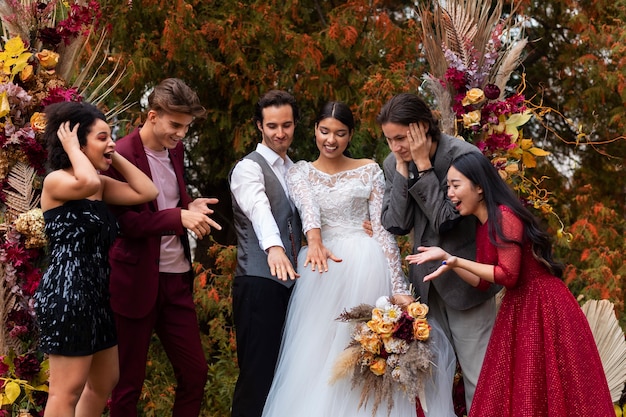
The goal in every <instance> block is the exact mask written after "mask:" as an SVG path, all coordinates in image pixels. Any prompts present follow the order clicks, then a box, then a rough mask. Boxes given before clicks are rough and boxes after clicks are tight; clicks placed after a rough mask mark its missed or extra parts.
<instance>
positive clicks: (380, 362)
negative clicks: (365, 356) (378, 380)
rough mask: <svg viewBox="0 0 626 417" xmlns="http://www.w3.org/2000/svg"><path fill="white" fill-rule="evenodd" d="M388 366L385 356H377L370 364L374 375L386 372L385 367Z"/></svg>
mask: <svg viewBox="0 0 626 417" xmlns="http://www.w3.org/2000/svg"><path fill="white" fill-rule="evenodd" d="M386 368H387V361H386V360H384V359H383V358H376V359H374V362H372V364H371V365H370V371H372V373H373V374H374V375H378V376H381V375H383V374H384V373H385V369H386Z"/></svg>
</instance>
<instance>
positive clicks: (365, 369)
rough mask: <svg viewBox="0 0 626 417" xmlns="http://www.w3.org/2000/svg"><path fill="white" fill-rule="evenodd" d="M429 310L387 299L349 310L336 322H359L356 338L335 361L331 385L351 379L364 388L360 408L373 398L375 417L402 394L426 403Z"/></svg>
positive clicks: (430, 363)
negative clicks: (396, 396) (381, 409)
mask: <svg viewBox="0 0 626 417" xmlns="http://www.w3.org/2000/svg"><path fill="white" fill-rule="evenodd" d="M427 313H428V306H427V305H426V304H422V303H420V302H413V303H411V304H410V305H409V306H407V307H406V308H405V309H404V310H403V309H401V308H400V307H399V306H398V305H396V304H393V303H392V302H391V301H390V300H389V298H388V297H381V298H379V299H378V300H377V301H376V306H371V305H367V304H361V305H359V306H356V307H354V308H352V309H350V310H345V311H344V312H343V313H342V314H341V315H340V316H339V317H338V318H337V320H341V321H345V322H353V323H354V324H355V328H354V332H353V333H352V340H351V341H350V344H349V345H348V346H347V347H346V349H345V350H344V351H343V352H342V353H341V355H340V356H339V357H338V358H337V360H336V361H335V365H334V368H333V374H332V376H331V381H330V382H331V383H333V382H335V381H337V380H339V379H342V378H346V377H348V376H352V386H353V387H356V386H357V385H358V386H360V387H361V400H360V402H359V408H360V407H361V406H364V405H366V404H367V401H368V399H369V397H370V396H372V397H373V399H374V404H373V410H372V415H374V414H376V411H377V409H378V407H379V406H380V403H381V402H382V401H383V400H386V401H387V409H388V411H391V409H392V408H393V394H394V393H395V392H396V391H397V390H400V391H401V392H403V393H404V394H405V395H406V396H407V397H408V398H409V399H410V400H411V401H414V400H415V398H416V397H419V398H420V402H421V403H422V407H423V408H426V404H425V401H424V381H425V378H426V377H428V376H430V370H431V366H432V356H433V355H432V352H431V349H430V345H429V337H430V329H431V327H430V325H429V324H428V320H427V319H426V314H427Z"/></svg>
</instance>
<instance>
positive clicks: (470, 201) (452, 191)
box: [448, 166, 487, 223]
mask: <svg viewBox="0 0 626 417" xmlns="http://www.w3.org/2000/svg"><path fill="white" fill-rule="evenodd" d="M448 198H450V201H451V202H452V204H453V205H454V207H455V208H456V209H457V211H458V212H459V214H460V215H462V216H469V215H472V214H473V215H474V216H476V217H477V218H478V220H480V222H481V223H484V222H485V221H486V220H487V207H486V205H485V202H484V199H483V189H482V188H481V187H480V186H478V185H476V184H474V183H473V182H472V181H470V180H469V179H468V178H467V177H466V176H465V175H463V174H461V173H460V172H459V171H458V170H457V169H456V168H454V166H451V167H450V169H449V170H448Z"/></svg>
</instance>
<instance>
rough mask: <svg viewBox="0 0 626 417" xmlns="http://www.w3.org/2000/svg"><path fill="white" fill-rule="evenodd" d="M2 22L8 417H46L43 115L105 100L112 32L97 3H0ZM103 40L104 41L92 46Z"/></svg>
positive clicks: (1, 406) (4, 390)
mask: <svg viewBox="0 0 626 417" xmlns="http://www.w3.org/2000/svg"><path fill="white" fill-rule="evenodd" d="M0 16H1V19H2V20H1V26H2V32H3V35H4V36H3V37H2V40H0V323H1V324H0V417H5V416H13V415H18V413H19V415H20V416H21V417H36V416H40V415H42V413H43V411H42V410H43V407H44V405H45V402H46V399H47V370H48V364H47V359H46V358H45V356H44V355H42V354H41V353H40V352H38V351H37V344H38V329H37V324H36V320H35V313H34V308H33V307H34V300H33V295H34V292H35V289H36V288H37V286H38V284H39V281H40V279H41V277H42V275H43V269H44V268H45V263H46V245H47V241H46V237H45V231H44V220H43V213H42V212H41V209H40V208H39V198H40V191H41V183H42V179H43V176H44V175H45V171H46V169H45V166H44V164H45V161H46V159H47V155H46V154H47V153H46V149H45V144H44V143H43V141H42V135H43V130H44V128H45V118H44V116H43V108H44V107H45V106H46V105H48V104H51V103H56V102H60V101H82V100H83V99H87V100H89V101H90V102H92V103H94V104H98V103H99V102H101V101H102V100H103V99H104V97H105V96H106V94H107V93H101V92H100V91H102V88H103V87H104V84H103V83H102V84H97V85H94V84H95V82H94V80H95V78H96V77H94V76H93V75H94V71H93V70H92V68H93V67H94V59H96V57H99V56H100V55H101V54H100V53H99V52H100V51H101V49H100V48H102V45H103V41H104V35H105V33H106V31H100V30H99V29H98V28H99V25H100V20H101V10H100V5H99V3H98V2H97V1H93V0H92V1H79V0H75V1H60V0H39V1H36V0H35V1H33V0H0ZM96 32H98V33H100V38H99V39H96V40H94V41H92V42H89V39H90V37H91V35H92V34H93V33H96ZM94 44H95V46H94ZM86 48H91V49H90V50H87V49H86ZM116 69H117V67H116ZM96 71H97V70H96ZM112 76H113V75H111V74H109V77H107V78H106V81H107V82H108V81H110V80H111V77H112ZM119 80H120V77H119V76H118V78H117V79H116V80H114V83H117V82H119ZM87 90H90V91H92V93H91V95H90V96H88V97H87V98H85V97H84V96H83V94H84V93H85V92H86V91H87Z"/></svg>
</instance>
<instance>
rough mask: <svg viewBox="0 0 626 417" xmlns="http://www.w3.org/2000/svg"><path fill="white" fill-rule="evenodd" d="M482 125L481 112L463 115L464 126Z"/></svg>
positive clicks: (475, 111) (476, 111)
mask: <svg viewBox="0 0 626 417" xmlns="http://www.w3.org/2000/svg"><path fill="white" fill-rule="evenodd" d="M479 124H480V110H474V111H471V112H469V113H465V114H464V115H463V126H465V127H466V128H467V127H470V126H478V125H479Z"/></svg>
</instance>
